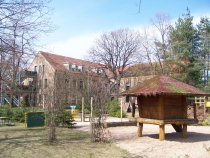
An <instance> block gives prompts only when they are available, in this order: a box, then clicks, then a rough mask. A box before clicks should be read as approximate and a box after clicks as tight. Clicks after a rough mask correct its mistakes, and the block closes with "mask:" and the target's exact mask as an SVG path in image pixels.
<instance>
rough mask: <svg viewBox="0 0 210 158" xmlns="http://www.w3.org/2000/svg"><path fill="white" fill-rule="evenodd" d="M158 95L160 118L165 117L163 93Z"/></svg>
mask: <svg viewBox="0 0 210 158" xmlns="http://www.w3.org/2000/svg"><path fill="white" fill-rule="evenodd" d="M158 97H159V100H158V117H159V119H164V105H163V95H159V96H158Z"/></svg>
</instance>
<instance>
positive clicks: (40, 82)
mask: <svg viewBox="0 0 210 158" xmlns="http://www.w3.org/2000/svg"><path fill="white" fill-rule="evenodd" d="M39 88H42V80H39Z"/></svg>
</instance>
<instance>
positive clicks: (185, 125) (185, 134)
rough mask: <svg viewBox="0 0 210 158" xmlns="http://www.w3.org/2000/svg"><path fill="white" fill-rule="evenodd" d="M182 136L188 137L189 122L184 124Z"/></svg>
mask: <svg viewBox="0 0 210 158" xmlns="http://www.w3.org/2000/svg"><path fill="white" fill-rule="evenodd" d="M182 138H187V124H183V129H182Z"/></svg>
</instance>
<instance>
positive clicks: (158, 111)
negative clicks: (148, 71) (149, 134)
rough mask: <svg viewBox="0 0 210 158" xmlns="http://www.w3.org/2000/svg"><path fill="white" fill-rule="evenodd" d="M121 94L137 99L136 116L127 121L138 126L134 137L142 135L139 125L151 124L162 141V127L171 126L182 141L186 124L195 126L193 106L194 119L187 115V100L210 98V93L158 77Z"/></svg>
mask: <svg viewBox="0 0 210 158" xmlns="http://www.w3.org/2000/svg"><path fill="white" fill-rule="evenodd" d="M122 95H123V96H135V97H137V103H138V109H139V117H138V118H130V121H132V122H137V123H139V127H138V132H137V136H138V137H141V136H142V130H143V124H155V125H159V140H165V125H166V124H171V125H172V126H173V127H174V129H175V130H176V132H182V138H186V137H187V125H189V124H196V123H198V119H197V117H196V105H194V118H191V119H190V118H188V116H187V97H188V96H210V93H208V92H205V91H202V90H200V89H198V88H195V87H193V86H190V85H188V84H185V83H182V82H180V81H177V80H175V79H173V78H171V77H168V76H165V75H158V76H155V77H154V78H152V79H149V80H147V81H145V82H143V83H141V84H140V85H138V86H136V87H134V88H132V89H129V90H126V91H124V92H122Z"/></svg>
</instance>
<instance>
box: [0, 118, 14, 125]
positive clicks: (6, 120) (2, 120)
mask: <svg viewBox="0 0 210 158" xmlns="http://www.w3.org/2000/svg"><path fill="white" fill-rule="evenodd" d="M12 123H14V126H15V121H11V120H10V119H9V118H8V117H0V124H1V125H2V126H3V125H5V124H6V125H8V126H12Z"/></svg>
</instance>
